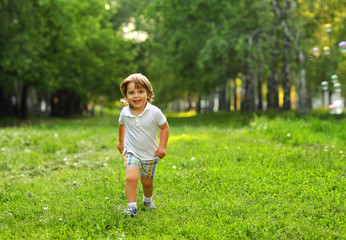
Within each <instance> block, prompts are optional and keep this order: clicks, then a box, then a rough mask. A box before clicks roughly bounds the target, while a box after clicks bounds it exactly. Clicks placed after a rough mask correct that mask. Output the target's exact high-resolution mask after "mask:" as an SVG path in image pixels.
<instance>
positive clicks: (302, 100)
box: [298, 50, 308, 114]
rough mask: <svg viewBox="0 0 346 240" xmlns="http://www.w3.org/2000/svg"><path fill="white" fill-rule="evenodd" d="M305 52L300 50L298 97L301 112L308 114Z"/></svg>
mask: <svg viewBox="0 0 346 240" xmlns="http://www.w3.org/2000/svg"><path fill="white" fill-rule="evenodd" d="M304 60H305V57H304V53H303V52H302V51H301V50H300V51H299V52H298V69H299V72H298V97H299V103H298V105H299V113H300V114H306V113H308V105H307V94H306V79H305V68H304V66H303V64H304Z"/></svg>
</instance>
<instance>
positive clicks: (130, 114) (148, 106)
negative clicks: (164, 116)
mask: <svg viewBox="0 0 346 240" xmlns="http://www.w3.org/2000/svg"><path fill="white" fill-rule="evenodd" d="M150 106H151V104H150V103H149V102H148V101H147V105H146V106H145V108H144V110H143V112H141V113H140V114H139V115H137V116H136V115H133V114H132V113H131V110H130V105H129V106H127V107H126V108H125V116H127V117H140V116H142V115H143V114H144V113H145V112H146V111H147V110H149V108H150Z"/></svg>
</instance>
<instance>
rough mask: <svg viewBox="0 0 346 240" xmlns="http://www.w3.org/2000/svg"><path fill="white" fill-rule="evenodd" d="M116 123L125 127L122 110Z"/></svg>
mask: <svg viewBox="0 0 346 240" xmlns="http://www.w3.org/2000/svg"><path fill="white" fill-rule="evenodd" d="M118 122H119V123H120V124H121V125H125V121H124V109H123V110H122V111H121V113H120V116H119V120H118Z"/></svg>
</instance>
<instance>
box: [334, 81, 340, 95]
mask: <svg viewBox="0 0 346 240" xmlns="http://www.w3.org/2000/svg"><path fill="white" fill-rule="evenodd" d="M333 87H334V90H335V92H337V93H339V92H341V84H340V83H339V82H335V83H334V84H333Z"/></svg>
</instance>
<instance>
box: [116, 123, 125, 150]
mask: <svg viewBox="0 0 346 240" xmlns="http://www.w3.org/2000/svg"><path fill="white" fill-rule="evenodd" d="M125 133H126V126H125V125H122V124H120V123H119V142H118V146H117V147H118V149H119V152H120V153H121V154H123V152H124V148H125V143H124V142H125Z"/></svg>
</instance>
